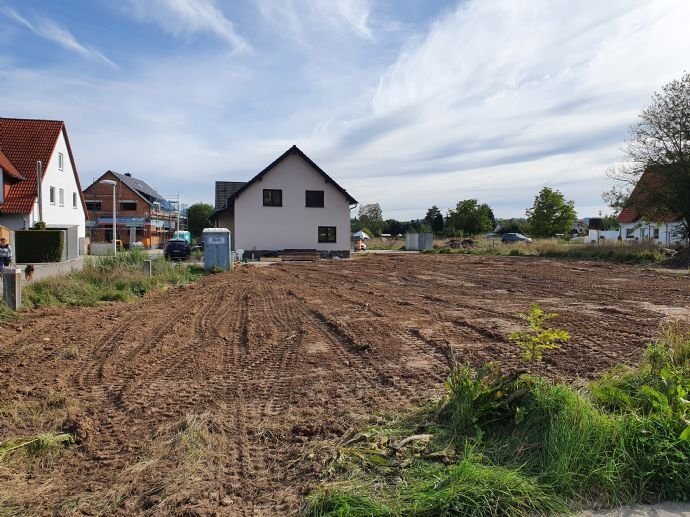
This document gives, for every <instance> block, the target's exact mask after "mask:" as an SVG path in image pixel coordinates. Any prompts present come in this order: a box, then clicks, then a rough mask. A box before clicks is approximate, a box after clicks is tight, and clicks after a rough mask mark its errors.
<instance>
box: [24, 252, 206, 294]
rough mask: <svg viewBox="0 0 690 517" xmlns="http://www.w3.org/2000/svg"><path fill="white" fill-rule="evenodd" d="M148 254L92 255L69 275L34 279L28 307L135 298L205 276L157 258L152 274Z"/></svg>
mask: <svg viewBox="0 0 690 517" xmlns="http://www.w3.org/2000/svg"><path fill="white" fill-rule="evenodd" d="M148 258H149V257H148V255H147V254H146V253H145V252H143V251H141V250H131V251H128V252H125V253H120V254H118V255H117V256H112V255H111V256H105V257H98V258H95V259H89V260H88V262H87V263H86V264H85V265H84V267H83V269H81V270H79V271H74V272H72V273H70V274H69V275H66V276H61V277H54V278H47V279H45V280H39V281H37V282H33V283H31V284H30V285H28V286H26V287H25V288H24V293H23V303H24V305H25V306H27V307H45V306H50V305H57V306H94V305H98V304H99V303H102V302H113V301H124V302H126V301H132V300H135V299H137V298H139V297H141V296H143V295H144V294H146V293H147V292H149V291H151V290H155V289H162V288H165V287H168V286H175V285H182V284H186V283H189V282H193V281H195V280H197V279H198V278H200V277H201V276H203V274H204V272H203V268H200V267H198V266H194V265H187V264H179V263H173V262H169V261H166V260H165V259H163V258H157V259H155V260H153V262H152V275H151V276H148V275H146V274H145V273H144V271H143V263H144V260H148Z"/></svg>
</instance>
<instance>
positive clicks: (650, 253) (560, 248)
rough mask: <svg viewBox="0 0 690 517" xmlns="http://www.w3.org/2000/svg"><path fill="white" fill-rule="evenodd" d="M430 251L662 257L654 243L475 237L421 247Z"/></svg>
mask: <svg viewBox="0 0 690 517" xmlns="http://www.w3.org/2000/svg"><path fill="white" fill-rule="evenodd" d="M422 253H430V254H437V253H438V254H461V255H488V256H510V257H529V256H534V257H548V258H566V259H575V260H604V261H609V262H620V263H625V264H657V263H660V262H662V261H664V260H665V259H666V257H665V256H664V255H663V254H662V253H661V250H660V249H659V247H658V246H656V245H654V244H650V243H645V242H643V243H630V242H620V243H619V242H616V243H602V244H600V245H593V244H580V243H577V244H574V243H567V242H562V241H555V240H550V239H544V240H536V241H534V242H532V243H529V244H525V243H519V244H503V243H501V242H500V240H495V239H494V240H492V239H478V240H477V241H476V244H475V246H472V247H468V248H446V247H439V248H434V249H432V250H425V251H423V252H422Z"/></svg>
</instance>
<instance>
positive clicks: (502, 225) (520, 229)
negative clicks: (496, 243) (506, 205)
mask: <svg viewBox="0 0 690 517" xmlns="http://www.w3.org/2000/svg"><path fill="white" fill-rule="evenodd" d="M497 224H498V226H499V229H498V231H497V233H499V234H501V235H503V234H504V233H528V230H527V228H528V225H527V219H524V218H512V219H499V220H498V221H497Z"/></svg>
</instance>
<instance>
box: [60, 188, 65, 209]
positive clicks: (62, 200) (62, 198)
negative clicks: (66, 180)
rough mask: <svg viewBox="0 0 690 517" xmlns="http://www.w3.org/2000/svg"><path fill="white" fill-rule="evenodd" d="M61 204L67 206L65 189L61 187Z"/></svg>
mask: <svg viewBox="0 0 690 517" xmlns="http://www.w3.org/2000/svg"><path fill="white" fill-rule="evenodd" d="M60 206H65V191H64V190H62V189H60Z"/></svg>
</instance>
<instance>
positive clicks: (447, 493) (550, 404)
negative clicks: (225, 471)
mask: <svg viewBox="0 0 690 517" xmlns="http://www.w3.org/2000/svg"><path fill="white" fill-rule="evenodd" d="M688 391H690V334H688V333H683V332H681V331H679V330H675V331H671V330H666V331H664V332H663V333H662V335H661V336H660V338H659V339H658V340H657V341H656V342H654V343H652V344H651V345H649V347H648V349H647V353H646V356H645V359H644V360H643V362H642V364H641V365H640V366H639V367H638V368H625V369H621V368H619V369H616V370H613V371H611V372H609V373H608V374H606V375H604V376H603V377H601V378H600V379H598V380H597V381H595V382H592V383H590V384H588V385H587V386H584V387H582V388H579V389H578V388H574V387H571V386H567V385H563V384H553V383H552V382H550V381H548V380H546V379H543V378H539V377H533V376H527V375H504V374H503V373H501V371H500V369H499V368H498V367H496V366H495V365H491V366H487V367H485V368H483V369H480V370H478V371H475V370H472V369H470V368H467V367H464V368H458V369H456V370H455V371H454V372H453V373H452V374H451V376H450V379H449V382H448V391H447V395H446V396H445V398H444V399H443V400H442V401H441V402H439V404H438V406H437V407H436V408H435V409H433V410H425V411H423V412H420V413H419V414H417V415H416V416H414V417H413V418H410V419H409V420H408V421H407V422H406V425H407V428H408V430H407V434H409V435H416V436H420V434H419V433H429V434H430V436H431V439H428V440H425V441H424V443H421V442H413V443H414V444H413V445H411V446H406V447H404V448H402V449H400V448H397V447H395V446H391V443H393V442H398V443H400V426H399V425H398V428H397V430H396V431H395V438H394V440H393V439H390V440H388V441H386V440H385V439H383V438H382V436H381V433H380V432H378V431H376V430H370V431H369V432H365V433H362V435H361V436H364V437H369V439H368V441H366V442H365V443H361V441H360V443H358V448H357V450H358V455H357V456H353V455H350V457H347V454H348V453H347V451H348V450H349V449H348V448H345V447H343V448H341V449H340V450H339V452H338V454H336V455H335V456H334V459H333V463H335V464H336V465H335V467H333V466H331V468H330V469H329V470H327V472H330V473H332V474H331V478H327V479H325V480H324V484H323V487H322V488H321V489H320V490H317V491H316V492H315V493H314V494H313V495H312V496H311V497H310V498H309V499H308V501H307V504H306V513H307V515H312V516H320V515H352V516H360V515H361V516H363V515H368V514H367V513H366V511H365V510H363V509H362V510H360V507H361V508H364V505H363V503H362V504H360V505H359V506H357V505H353V504H352V502H347V498H349V497H351V496H352V495H353V494H355V495H356V496H357V497H358V498H359V499H358V500H359V501H360V502H362V501H365V502H366V503H367V504H368V505H370V506H371V505H373V506H375V507H377V508H383V509H385V510H386V512H387V513H380V515H396V516H397V515H399V516H402V515H412V516H421V515H424V516H427V515H429V516H431V515H531V514H549V515H550V514H559V513H563V512H567V511H575V510H580V509H585V508H606V507H612V506H617V505H621V504H631V503H636V502H656V501H659V500H675V501H687V500H689V499H690V427H688V425H689V424H690V402H688V398H687V392H688ZM383 428H384V429H385V424H384V426H383ZM350 448H351V447H350ZM367 449H369V451H370V453H369V454H370V455H371V454H373V453H374V452H376V453H378V454H379V455H381V456H382V457H383V458H385V461H383V462H381V461H379V462H378V463H379V465H381V466H379V467H376V466H375V465H373V464H371V463H369V464H367V465H363V464H362V461H361V459H362V458H366V457H367V454H366V453H363V452H362V451H367ZM326 503H327V504H326ZM345 505H347V509H346V510H345V509H344V508H346V506H345ZM342 512H344V513H342ZM371 515H374V514H371ZM376 515H379V514H376Z"/></svg>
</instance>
